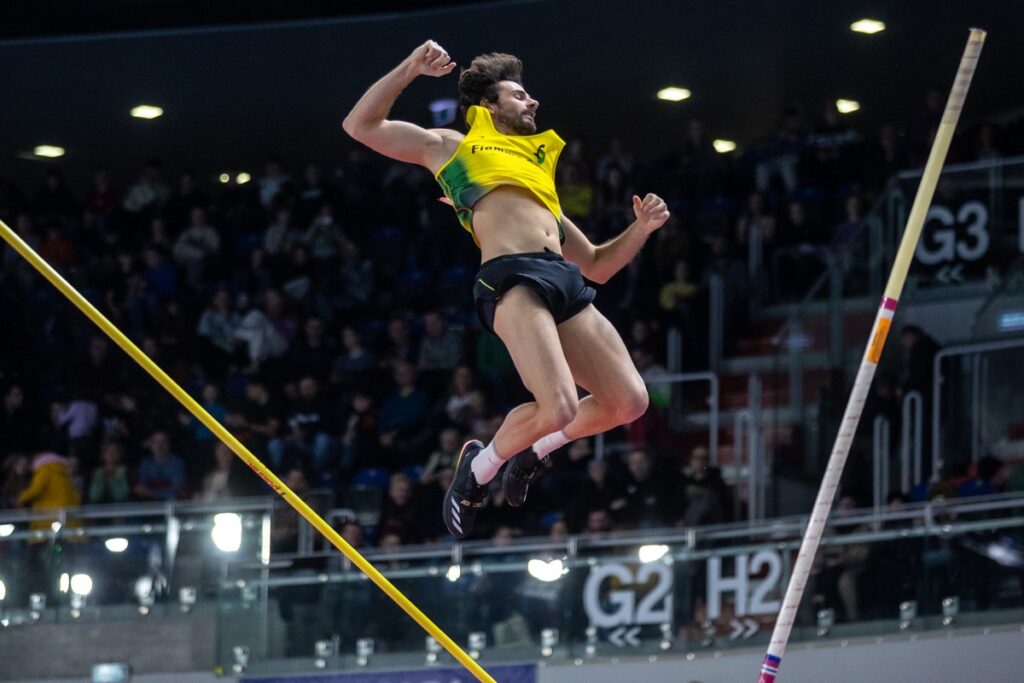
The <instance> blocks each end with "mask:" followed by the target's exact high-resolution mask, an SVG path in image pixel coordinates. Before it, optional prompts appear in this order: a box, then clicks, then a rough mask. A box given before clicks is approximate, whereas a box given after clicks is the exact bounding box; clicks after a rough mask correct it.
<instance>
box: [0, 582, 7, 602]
mask: <svg viewBox="0 0 1024 683" xmlns="http://www.w3.org/2000/svg"><path fill="white" fill-rule="evenodd" d="M6 597H7V586H6V585H5V584H4V582H3V581H2V580H0V602H2V601H3V600H4V598H6Z"/></svg>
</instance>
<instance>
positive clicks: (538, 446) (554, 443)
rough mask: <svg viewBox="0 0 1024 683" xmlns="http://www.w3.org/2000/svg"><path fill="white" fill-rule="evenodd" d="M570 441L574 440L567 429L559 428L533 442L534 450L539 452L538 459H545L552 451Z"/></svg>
mask: <svg viewBox="0 0 1024 683" xmlns="http://www.w3.org/2000/svg"><path fill="white" fill-rule="evenodd" d="M570 441H572V439H571V438H570V437H569V435H568V434H566V433H565V430H564V429H559V430H558V431H557V432H552V433H551V434H548V435H547V436H542V437H540V438H539V439H537V442H536V443H535V444H533V452H534V453H536V454H537V459H538V460H543V459H544V458H546V457H548V454H550V453H551V452H552V451H557V450H558V449H559V448H561V447H562V446H564V445H565V444H567V443H569V442H570Z"/></svg>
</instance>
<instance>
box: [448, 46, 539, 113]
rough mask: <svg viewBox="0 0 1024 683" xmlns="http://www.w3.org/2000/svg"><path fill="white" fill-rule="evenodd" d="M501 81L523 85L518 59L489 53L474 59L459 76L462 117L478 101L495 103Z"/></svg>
mask: <svg viewBox="0 0 1024 683" xmlns="http://www.w3.org/2000/svg"><path fill="white" fill-rule="evenodd" d="M501 81H514V82H516V83H518V84H519V85H522V84H523V63H522V61H520V60H519V58H518V57H515V56H513V55H509V54H505V53H503V52H491V53H489V54H486V55H480V56H479V57H476V58H474V59H473V61H472V62H471V63H470V65H469V67H468V68H466V69H463V70H462V73H460V74H459V109H460V110H461V111H462V113H463V115H465V113H466V110H467V109H469V108H470V107H471V106H472V105H474V104H480V100H488V101H489V102H496V101H497V100H498V83H500V82H501Z"/></svg>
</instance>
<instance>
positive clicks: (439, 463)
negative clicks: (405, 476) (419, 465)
mask: <svg viewBox="0 0 1024 683" xmlns="http://www.w3.org/2000/svg"><path fill="white" fill-rule="evenodd" d="M459 446H460V444H459V430H457V429H455V428H454V427H447V428H445V429H442V430H441V435H440V436H439V437H438V447H437V448H436V449H435V450H434V452H432V453H431V454H430V457H429V458H427V464H426V465H425V466H424V467H423V472H422V473H421V474H420V485H421V486H429V485H431V484H433V483H435V482H436V481H437V480H438V478H440V476H441V471H442V470H445V469H452V470H454V469H455V461H456V459H458V457H459Z"/></svg>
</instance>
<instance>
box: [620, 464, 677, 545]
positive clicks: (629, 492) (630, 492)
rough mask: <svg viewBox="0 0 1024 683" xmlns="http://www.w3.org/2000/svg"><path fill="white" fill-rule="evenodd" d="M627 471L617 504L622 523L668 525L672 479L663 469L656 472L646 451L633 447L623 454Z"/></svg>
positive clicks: (638, 526) (634, 525) (669, 520)
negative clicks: (622, 490) (623, 487)
mask: <svg viewBox="0 0 1024 683" xmlns="http://www.w3.org/2000/svg"><path fill="white" fill-rule="evenodd" d="M626 466H627V468H628V470H629V472H628V475H627V477H626V485H625V492H624V495H623V497H622V502H621V503H619V505H618V506H616V505H615V503H613V509H615V508H616V507H617V508H618V510H619V513H618V514H619V517H620V518H621V519H622V521H623V522H625V523H626V524H629V525H630V526H632V527H634V528H640V529H644V528H650V527H660V526H668V525H669V524H671V522H672V494H671V491H672V490H673V482H672V478H671V477H670V476H667V474H668V473H666V472H658V471H656V469H655V466H654V461H653V459H652V458H651V456H650V454H649V453H648V452H647V451H645V450H642V449H634V450H633V451H631V452H630V453H629V455H628V456H627V457H626Z"/></svg>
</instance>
